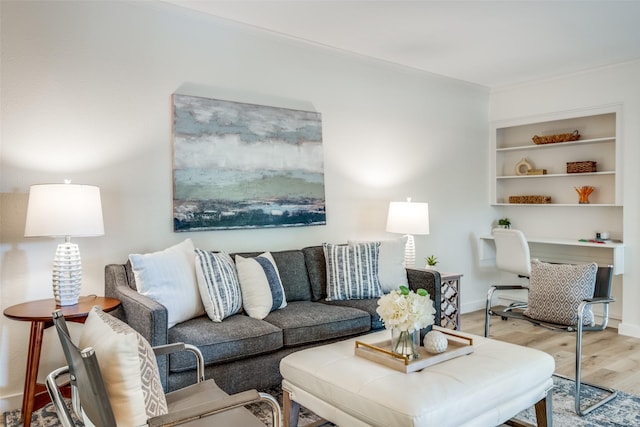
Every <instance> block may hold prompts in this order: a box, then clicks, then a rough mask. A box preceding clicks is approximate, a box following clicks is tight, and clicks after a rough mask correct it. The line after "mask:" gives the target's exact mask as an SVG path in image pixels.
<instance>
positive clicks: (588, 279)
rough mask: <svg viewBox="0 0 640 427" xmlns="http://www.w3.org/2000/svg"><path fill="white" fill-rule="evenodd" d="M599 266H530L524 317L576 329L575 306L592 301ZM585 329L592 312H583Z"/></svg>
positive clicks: (534, 263) (593, 264)
mask: <svg viewBox="0 0 640 427" xmlns="http://www.w3.org/2000/svg"><path fill="white" fill-rule="evenodd" d="M597 271H598V265H597V264H596V263H595V262H593V263H590V264H577V265H573V264H549V263H546V262H540V261H535V260H534V261H532V262H531V277H530V285H529V289H530V290H529V303H528V307H527V308H526V309H525V310H524V315H525V316H528V317H530V318H532V319H536V320H541V321H544V322H551V323H558V324H561V325H567V326H572V325H577V323H578V306H579V305H580V303H581V302H582V300H584V299H587V298H592V297H593V292H594V288H595V283H596V273H597ZM583 324H584V325H590V326H592V325H593V324H594V317H593V311H592V310H591V306H588V307H587V308H586V309H585V312H584V318H583Z"/></svg>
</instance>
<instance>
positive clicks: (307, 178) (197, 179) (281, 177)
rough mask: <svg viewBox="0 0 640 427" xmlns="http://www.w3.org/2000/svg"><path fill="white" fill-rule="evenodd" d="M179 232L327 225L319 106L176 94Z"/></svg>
mask: <svg viewBox="0 0 640 427" xmlns="http://www.w3.org/2000/svg"><path fill="white" fill-rule="evenodd" d="M173 219H174V220H173V222H174V231H198V230H220V229H238V228H260V227H291V226H307V225H322V224H326V213H325V200H324V172H323V153H322V121H321V117H320V113H317V112H309V111H299V110H289V109H285V108H275V107H268V106H260V105H252V104H245V103H239V102H232V101H223V100H216V99H208V98H200V97H194V96H188V95H178V94H174V95H173Z"/></svg>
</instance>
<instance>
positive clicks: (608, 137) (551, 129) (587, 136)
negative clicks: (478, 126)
mask: <svg viewBox="0 0 640 427" xmlns="http://www.w3.org/2000/svg"><path fill="white" fill-rule="evenodd" d="M575 130H577V131H578V132H579V133H580V135H581V137H580V139H579V140H577V141H571V142H558V143H551V144H539V145H536V144H535V143H534V142H533V141H532V138H533V136H534V135H539V136H545V135H555V134H560V133H571V132H573V131H575ZM491 133H492V152H493V155H492V165H491V166H492V191H491V199H492V200H491V204H493V205H497V206H501V205H510V206H519V204H514V203H509V196H534V195H535V196H550V197H551V203H550V204H541V205H536V206H546V207H548V206H565V207H566V206H580V207H587V206H589V207H593V206H622V189H621V185H620V182H621V176H622V174H621V172H620V165H621V161H620V150H619V148H618V147H619V111H618V110H617V107H610V108H601V109H597V110H596V109H592V110H587V111H584V112H573V113H565V114H557V115H550V116H546V117H537V118H531V119H523V120H514V121H503V122H499V123H494V124H493V125H492V132H491ZM522 160H525V161H526V162H527V163H529V164H530V165H531V166H532V168H534V169H546V172H547V173H546V174H545V175H519V174H518V173H517V171H516V166H517V165H518V163H519V162H521V161H522ZM578 161H595V162H597V171H596V172H588V173H567V163H568V162H578ZM582 186H592V187H595V191H594V192H593V193H592V194H591V196H590V198H589V201H590V203H589V204H579V203H578V194H577V192H576V191H575V187H582ZM526 206H532V205H530V204H526Z"/></svg>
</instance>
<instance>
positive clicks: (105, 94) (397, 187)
mask: <svg viewBox="0 0 640 427" xmlns="http://www.w3.org/2000/svg"><path fill="white" fill-rule="evenodd" d="M0 7H1V19H2V22H1V24H2V26H1V31H2V33H1V36H2V37H1V42H2V58H1V59H2V64H1V65H2V69H1V71H2V75H1V76H2V81H1V87H0V88H1V90H2V101H1V102H2V110H1V112H2V116H1V117H2V135H1V136H2V140H1V151H0V154H1V171H0V193H1V199H0V203H1V205H0V214H1V215H0V233H1V239H0V250H1V253H0V255H1V256H0V259H1V263H2V264H1V266H0V306H1V308H2V309H4V308H6V307H8V306H11V305H14V304H18V303H22V302H25V301H30V300H35V299H41V298H50V297H51V287H50V265H51V260H52V258H53V253H54V251H55V245H56V244H57V243H58V241H57V240H55V239H37V238H30V239H26V238H24V237H23V230H24V218H25V213H26V204H27V195H28V189H29V185H31V184H35V183H46V182H62V180H63V179H64V178H70V179H71V180H72V181H73V182H75V183H85V184H93V185H98V186H100V188H101V190H102V198H103V210H104V218H105V230H106V233H105V235H104V236H103V237H96V238H83V239H77V241H78V243H79V244H80V247H81V251H82V255H83V261H84V263H83V264H84V277H85V283H84V285H83V291H84V293H85V294H89V293H97V294H103V292H104V290H103V286H104V281H103V268H104V265H105V264H107V263H112V262H124V261H125V260H126V258H127V255H128V254H129V253H132V252H144V251H153V250H159V249H163V248H165V247H167V246H169V245H171V244H174V243H176V242H179V241H181V240H182V239H184V238H186V237H190V238H191V239H193V240H194V242H195V243H196V245H197V246H199V247H202V248H206V249H222V250H228V251H243V250H252V249H255V250H262V249H264V250H277V249H288V248H301V247H304V246H306V245H312V244H319V243H322V242H323V241H331V242H344V241H346V240H347V239H367V238H384V237H391V235H389V234H387V233H386V232H385V231H384V227H385V221H386V211H387V206H388V202H389V201H390V200H404V198H405V197H406V196H412V197H413V199H414V200H415V201H428V202H429V203H430V214H431V234H430V235H429V236H417V237H416V251H417V259H418V260H419V261H420V262H422V260H423V258H424V257H426V256H428V255H430V254H432V253H433V254H436V255H437V256H438V258H439V259H440V260H441V264H440V266H441V268H442V269H443V270H448V271H456V272H461V273H463V274H464V275H465V276H464V277H463V280H462V288H463V296H462V298H463V304H467V305H468V306H469V307H471V306H476V305H477V302H478V301H482V299H483V297H484V293H485V291H486V287H487V285H486V283H487V281H488V279H489V278H490V277H491V275H492V273H491V271H487V272H481V271H480V270H479V269H478V267H477V265H476V261H475V254H474V253H473V251H472V250H471V248H472V245H471V236H472V232H475V231H478V230H481V232H483V233H484V232H487V231H488V230H489V227H490V224H491V222H492V221H493V220H494V219H495V218H497V215H496V214H495V213H494V212H493V211H492V208H490V207H489V206H488V203H487V201H488V189H489V185H488V165H487V161H486V159H487V158H488V156H489V153H488V141H489V134H488V121H487V115H488V102H489V93H488V90H487V89H485V88H482V87H478V86H474V85H470V84H466V83H462V82H459V81H455V80H451V79H447V78H443V77H439V76H434V75H430V74H427V73H421V72H417V71H415V70H410V69H406V68H402V67H398V66H394V65H390V64H387V63H383V62H379V61H374V60H371V59H367V58H363V57H359V56H355V55H350V54H347V53H343V52H339V51H333V50H330V49H327V48H323V47H319V46H314V45H311V44H306V43H302V42H299V41H295V40H291V39H288V38H285V37H282V36H276V35H271V34H269V33H266V32H261V31H258V30H255V29H251V28H248V27H244V26H240V25H237V24H233V23H228V22H224V21H221V20H217V19H214V18H211V17H206V16H203V15H198V14H197V13H195V12H191V11H186V10H182V9H180V8H177V7H175V6H171V5H166V4H162V3H155V2H86V1H84V2H80V1H76V2H31V1H30V2H24V1H18V2H11V1H4V0H3V1H2V2H1V3H0ZM176 91H179V92H182V93H188V94H193V95H199V96H209V97H214V98H221V99H229V100H234V101H248V102H254V103H259V104H263V105H273V106H283V107H290V108H300V109H312V110H316V111H319V112H320V113H322V120H323V135H324V150H325V151H324V154H325V185H326V206H327V225H326V226H319V227H302V228H295V229H271V230H242V231H210V232H199V233H180V234H176V233H173V231H172V208H171V206H172V194H171V188H172V181H171V116H170V96H171V94H172V93H174V92H176ZM469 304H471V305H469ZM474 304H475V305H474ZM0 331H1V333H0V399H2V400H1V401H0V410H6V409H9V408H15V407H18V406H19V405H20V400H19V397H20V394H21V393H22V387H23V379H24V369H25V362H24V358H25V355H26V349H27V340H28V331H29V327H28V324H26V323H24V322H16V321H13V320H9V319H7V318H5V317H4V316H0ZM50 332H51V331H47V333H46V336H45V353H44V358H43V361H42V363H41V368H40V377H43V375H44V374H45V373H46V372H48V371H50V370H51V369H53V368H55V367H57V366H59V365H61V364H62V356H61V354H60V351H59V350H58V349H57V348H56V339H55V337H54V336H53V334H51V333H50Z"/></svg>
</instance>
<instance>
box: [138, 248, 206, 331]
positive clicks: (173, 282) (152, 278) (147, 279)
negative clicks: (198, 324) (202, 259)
mask: <svg viewBox="0 0 640 427" xmlns="http://www.w3.org/2000/svg"><path fill="white" fill-rule="evenodd" d="M194 251H195V248H194V246H193V242H192V241H191V239H186V240H184V241H183V242H182V243H178V244H177V245H174V246H171V247H170V248H167V249H165V250H163V251H158V252H153V253H149V254H131V255H129V261H130V262H131V267H132V269H133V275H134V277H135V281H136V288H137V290H138V292H139V293H140V294H142V295H145V296H147V297H149V298H151V299H152V300H154V301H156V302H158V303H160V304H162V305H163V306H165V308H166V309H167V321H168V327H169V328H171V327H172V326H174V325H175V324H176V323H180V322H184V321H186V320H189V319H193V318H194V317H198V316H202V315H203V314H204V306H203V305H202V300H201V299H200V291H199V290H198V283H197V280H196V268H195V263H194V261H193V260H194Z"/></svg>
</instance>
